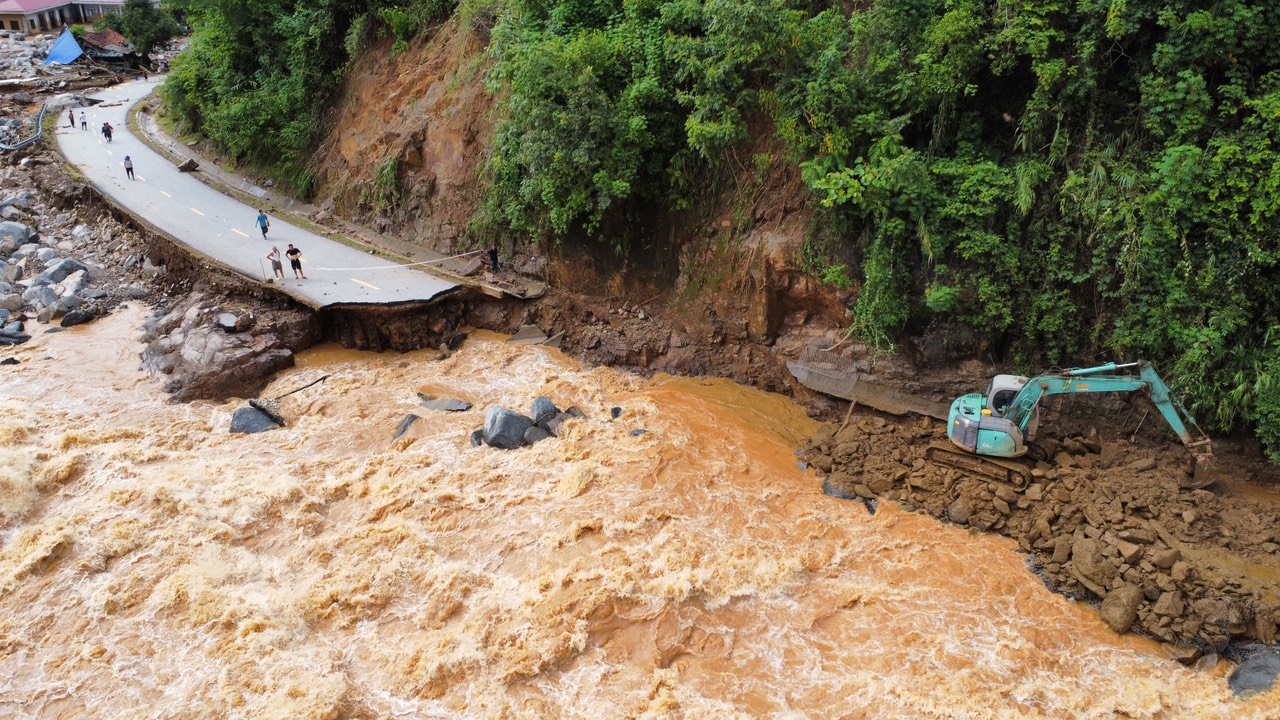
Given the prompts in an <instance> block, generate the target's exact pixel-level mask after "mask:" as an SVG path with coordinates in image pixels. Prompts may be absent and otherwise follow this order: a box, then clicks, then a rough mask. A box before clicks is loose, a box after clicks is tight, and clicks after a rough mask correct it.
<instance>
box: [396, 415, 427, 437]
mask: <svg viewBox="0 0 1280 720" xmlns="http://www.w3.org/2000/svg"><path fill="white" fill-rule="evenodd" d="M421 419H422V418H420V417H418V416H417V415H414V414H413V413H409V414H408V415H405V416H404V419H403V420H401V421H400V427H398V428H396V434H395V437H393V438H391V439H392V440H393V441H394V440H399V439H400V436H401V435H403V434H405V433H407V432H409V428H411V427H413V424H414V423H416V422H418V421H419V420H421Z"/></svg>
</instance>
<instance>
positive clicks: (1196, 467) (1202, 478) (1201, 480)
mask: <svg viewBox="0 0 1280 720" xmlns="http://www.w3.org/2000/svg"><path fill="white" fill-rule="evenodd" d="M1217 481H1218V472H1217V468H1215V467H1214V463H1213V456H1212V455H1201V454H1198V453H1197V454H1195V455H1192V456H1191V472H1190V474H1189V475H1188V476H1187V477H1186V479H1184V480H1183V481H1182V488H1183V489H1184V490H1199V489H1200V488H1206V487H1209V486H1210V485H1212V484H1214V483H1215V482H1217Z"/></svg>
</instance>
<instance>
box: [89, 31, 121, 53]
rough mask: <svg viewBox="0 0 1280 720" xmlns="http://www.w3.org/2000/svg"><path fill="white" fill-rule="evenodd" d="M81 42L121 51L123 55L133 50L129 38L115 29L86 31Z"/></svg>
mask: <svg viewBox="0 0 1280 720" xmlns="http://www.w3.org/2000/svg"><path fill="white" fill-rule="evenodd" d="M80 42H81V43H83V44H85V45H87V46H90V47H94V48H98V49H100V50H106V51H108V52H113V53H120V54H121V55H127V54H128V53H131V52H133V45H131V44H130V43H129V40H128V39H127V38H125V36H123V35H121V34H120V33H118V32H116V31H115V30H103V31H101V32H91V33H85V34H84V37H83V38H81V39H80Z"/></svg>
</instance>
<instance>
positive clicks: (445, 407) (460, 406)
mask: <svg viewBox="0 0 1280 720" xmlns="http://www.w3.org/2000/svg"><path fill="white" fill-rule="evenodd" d="M422 407H424V408H426V409H428V410H438V411H440V412H466V411H467V410H470V409H471V403H469V402H467V401H465V400H445V399H440V400H424V401H423V403H422Z"/></svg>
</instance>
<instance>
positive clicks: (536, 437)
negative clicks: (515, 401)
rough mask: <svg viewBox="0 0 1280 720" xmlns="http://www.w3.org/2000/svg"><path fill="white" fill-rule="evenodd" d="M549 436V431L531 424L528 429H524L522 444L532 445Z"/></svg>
mask: <svg viewBox="0 0 1280 720" xmlns="http://www.w3.org/2000/svg"><path fill="white" fill-rule="evenodd" d="M549 437H551V433H549V432H547V431H546V430H543V429H542V428H540V427H538V426H537V425H533V426H531V427H530V428H529V429H528V430H525V431H524V444H525V445H533V444H534V443H538V442H542V441H543V440H546V439H547V438H549Z"/></svg>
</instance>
